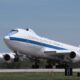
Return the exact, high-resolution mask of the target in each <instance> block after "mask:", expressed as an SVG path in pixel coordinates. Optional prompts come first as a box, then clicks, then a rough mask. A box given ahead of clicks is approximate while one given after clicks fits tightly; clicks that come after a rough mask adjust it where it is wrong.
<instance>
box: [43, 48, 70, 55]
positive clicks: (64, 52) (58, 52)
mask: <svg viewBox="0 0 80 80" xmlns="http://www.w3.org/2000/svg"><path fill="white" fill-rule="evenodd" d="M44 53H45V54H47V55H50V56H51V55H52V56H54V55H68V54H70V53H71V51H70V50H55V49H50V48H45V50H44Z"/></svg>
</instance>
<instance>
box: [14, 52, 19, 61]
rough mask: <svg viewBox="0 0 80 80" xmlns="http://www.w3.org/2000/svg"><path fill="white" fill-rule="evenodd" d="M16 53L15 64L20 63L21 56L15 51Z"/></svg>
mask: <svg viewBox="0 0 80 80" xmlns="http://www.w3.org/2000/svg"><path fill="white" fill-rule="evenodd" d="M14 53H16V55H15V58H14V62H18V61H19V55H18V53H17V52H16V51H14Z"/></svg>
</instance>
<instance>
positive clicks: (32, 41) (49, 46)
mask: <svg viewBox="0 0 80 80" xmlns="http://www.w3.org/2000/svg"><path fill="white" fill-rule="evenodd" d="M10 40H15V41H21V42H26V43H31V44H35V45H39V46H44V47H48V48H53V49H57V50H67V49H65V48H61V47H58V46H54V45H50V44H47V43H42V42H38V41H34V40H29V39H23V38H17V37H10Z"/></svg>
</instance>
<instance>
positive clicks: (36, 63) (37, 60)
mask: <svg viewBox="0 0 80 80" xmlns="http://www.w3.org/2000/svg"><path fill="white" fill-rule="evenodd" d="M39 63H40V61H39V59H37V58H35V59H34V64H33V65H32V68H33V69H34V68H35V69H37V68H39Z"/></svg>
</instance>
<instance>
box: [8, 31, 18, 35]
mask: <svg viewBox="0 0 80 80" xmlns="http://www.w3.org/2000/svg"><path fill="white" fill-rule="evenodd" d="M17 32H18V30H11V31H10V32H9V34H8V35H9V36H10V35H13V34H16V33H17Z"/></svg>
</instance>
